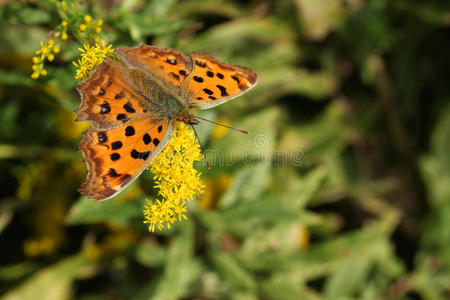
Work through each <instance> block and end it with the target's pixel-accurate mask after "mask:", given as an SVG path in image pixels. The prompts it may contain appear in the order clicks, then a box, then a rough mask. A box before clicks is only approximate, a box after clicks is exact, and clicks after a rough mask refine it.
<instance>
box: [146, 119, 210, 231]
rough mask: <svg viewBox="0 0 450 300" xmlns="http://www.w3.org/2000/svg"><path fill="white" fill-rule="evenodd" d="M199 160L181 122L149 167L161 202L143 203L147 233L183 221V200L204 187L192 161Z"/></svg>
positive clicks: (195, 149)
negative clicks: (145, 204)
mask: <svg viewBox="0 0 450 300" xmlns="http://www.w3.org/2000/svg"><path fill="white" fill-rule="evenodd" d="M202 158H203V155H202V154H201V151H200V147H199V145H198V144H197V143H196V139H195V135H194V133H193V132H192V130H190V129H189V128H188V126H187V125H186V124H184V123H178V124H177V127H176V130H175V133H174V136H173V137H172V139H171V140H170V142H169V143H168V144H167V146H166V147H165V148H164V150H163V151H161V153H160V154H159V155H158V156H157V157H156V158H155V160H154V161H153V162H152V164H151V165H150V167H149V168H150V171H151V172H152V173H153V174H154V180H155V183H156V185H155V187H156V188H158V190H159V191H158V195H159V196H160V197H161V198H162V200H156V201H154V202H151V201H149V200H147V206H146V207H145V210H144V216H145V221H144V223H148V224H149V231H151V232H153V231H154V230H155V228H158V229H162V228H163V227H164V224H166V225H167V226H168V228H170V225H171V224H173V223H174V222H175V221H176V220H177V219H178V220H181V219H186V216H185V212H186V211H187V209H186V201H190V200H192V199H194V198H195V197H196V196H198V195H201V194H202V193H203V190H204V185H203V183H202V182H201V181H200V175H201V174H200V172H198V171H197V170H196V169H195V168H194V162H196V161H200V160H201V159H202Z"/></svg>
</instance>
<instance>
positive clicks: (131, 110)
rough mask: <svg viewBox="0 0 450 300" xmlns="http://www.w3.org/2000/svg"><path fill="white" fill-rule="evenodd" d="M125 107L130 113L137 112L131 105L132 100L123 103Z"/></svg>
mask: <svg viewBox="0 0 450 300" xmlns="http://www.w3.org/2000/svg"><path fill="white" fill-rule="evenodd" d="M123 108H124V109H125V110H126V111H127V112H128V113H135V112H136V110H135V109H134V108H133V106H132V105H131V103H130V102H127V103H126V104H124V105H123Z"/></svg>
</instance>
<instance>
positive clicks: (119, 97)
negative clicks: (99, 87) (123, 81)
mask: <svg viewBox="0 0 450 300" xmlns="http://www.w3.org/2000/svg"><path fill="white" fill-rule="evenodd" d="M123 96H125V92H124V91H120V93H118V94H116V95H115V96H114V99H116V100H119V99H122V98H123Z"/></svg>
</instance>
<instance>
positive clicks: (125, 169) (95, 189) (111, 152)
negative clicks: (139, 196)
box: [79, 118, 174, 200]
mask: <svg viewBox="0 0 450 300" xmlns="http://www.w3.org/2000/svg"><path fill="white" fill-rule="evenodd" d="M173 131H174V126H173V121H169V120H164V121H152V120H150V119H148V118H136V119H133V120H130V121H129V122H127V123H126V124H124V125H123V126H121V127H117V128H113V129H110V130H103V129H94V128H91V129H88V130H86V131H85V132H84V133H83V140H82V141H81V143H80V145H79V149H80V150H81V152H82V154H83V158H84V160H85V161H86V163H87V168H88V175H87V178H86V182H85V183H84V184H83V185H82V186H81V187H80V189H79V191H80V192H81V193H82V194H83V195H86V196H88V197H89V198H91V199H93V200H106V199H109V198H111V197H113V196H114V195H116V194H117V193H118V192H120V191H121V190H123V189H124V188H125V187H126V186H127V185H128V184H130V183H131V182H132V181H133V180H134V179H136V177H137V176H139V174H141V173H142V171H144V169H145V168H147V166H148V165H149V164H150V162H151V161H152V160H153V159H154V158H155V157H156V156H157V155H158V153H159V152H160V151H161V150H162V149H163V148H164V147H165V145H166V144H167V143H168V142H169V140H170V139H171V138H172V135H173Z"/></svg>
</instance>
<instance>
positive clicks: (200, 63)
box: [195, 60, 206, 68]
mask: <svg viewBox="0 0 450 300" xmlns="http://www.w3.org/2000/svg"><path fill="white" fill-rule="evenodd" d="M195 64H196V65H197V66H199V67H201V68H205V67H206V64H205V63H204V62H202V61H199V60H196V61H195Z"/></svg>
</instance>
